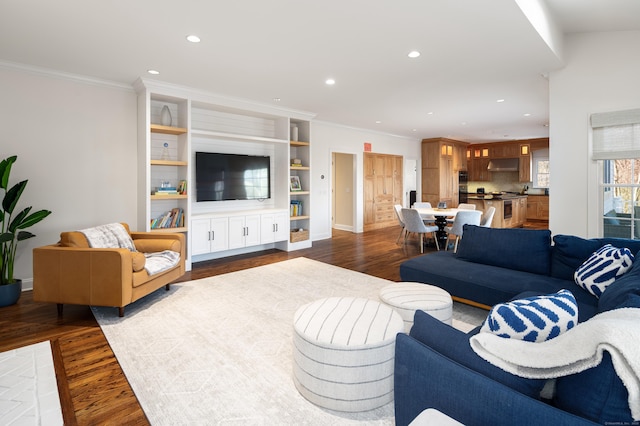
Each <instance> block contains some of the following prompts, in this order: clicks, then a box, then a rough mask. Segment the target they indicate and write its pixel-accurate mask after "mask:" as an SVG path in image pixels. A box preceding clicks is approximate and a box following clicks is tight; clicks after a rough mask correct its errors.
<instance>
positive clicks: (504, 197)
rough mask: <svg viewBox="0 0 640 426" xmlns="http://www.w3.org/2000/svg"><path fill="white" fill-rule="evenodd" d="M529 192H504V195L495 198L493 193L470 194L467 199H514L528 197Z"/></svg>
mask: <svg viewBox="0 0 640 426" xmlns="http://www.w3.org/2000/svg"><path fill="white" fill-rule="evenodd" d="M528 196H529V195H528V194H503V195H502V196H500V197H498V198H494V197H493V195H491V194H486V195H485V196H484V197H483V196H479V195H477V194H469V195H468V196H467V199H469V200H496V201H498V200H513V199H514V198H526V197H528Z"/></svg>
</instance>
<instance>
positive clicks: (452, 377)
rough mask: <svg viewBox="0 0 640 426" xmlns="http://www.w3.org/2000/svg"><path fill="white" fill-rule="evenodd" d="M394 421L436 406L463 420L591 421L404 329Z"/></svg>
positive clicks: (499, 424) (496, 423) (505, 425)
mask: <svg viewBox="0 0 640 426" xmlns="http://www.w3.org/2000/svg"><path fill="white" fill-rule="evenodd" d="M394 381H395V386H394V393H395V420H396V425H398V426H404V425H408V424H409V423H411V421H413V419H415V418H416V417H417V416H418V415H419V414H420V413H421V412H422V411H423V410H425V409H427V408H435V409H437V410H439V411H441V412H442V413H444V414H446V415H448V416H449V417H452V418H454V419H455V420H457V421H459V422H461V423H463V424H465V425H467V426H473V425H488V424H490V425H492V426H510V425H514V424H518V425H530V426H533V425H540V426H543V425H545V426H546V425H550V424H553V425H561V426H569V425H571V426H574V425H595V424H596V423H592V422H590V421H588V420H586V419H583V418H581V417H578V416H575V415H573V414H570V413H567V412H565V411H562V410H559V409H557V408H554V407H552V406H550V405H548V404H546V403H544V402H541V401H538V400H535V399H533V398H529V397H527V396H525V395H523V394H521V393H519V392H517V391H515V390H513V389H511V388H509V387H508V386H505V385H502V384H500V383H498V382H496V381H493V380H491V379H490V378H488V377H485V376H483V375H481V374H479V373H477V372H475V371H473V370H470V369H468V368H466V367H464V366H462V365H460V364H458V363H456V362H454V361H452V360H450V359H448V358H446V357H444V356H443V355H441V354H439V353H438V352H436V351H434V350H432V349H431V348H429V347H428V346H426V345H424V344H422V343H420V342H419V341H417V340H415V339H413V338H412V337H410V336H407V335H405V334H398V336H397V338H396V353H395V372H394Z"/></svg>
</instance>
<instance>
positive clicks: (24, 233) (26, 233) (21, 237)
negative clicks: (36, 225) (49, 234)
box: [17, 231, 36, 241]
mask: <svg viewBox="0 0 640 426" xmlns="http://www.w3.org/2000/svg"><path fill="white" fill-rule="evenodd" d="M35 236H36V235H35V234H32V233H31V232H29V231H20V232H18V238H17V240H18V241H24V240H26V239H28V238H31V237H35Z"/></svg>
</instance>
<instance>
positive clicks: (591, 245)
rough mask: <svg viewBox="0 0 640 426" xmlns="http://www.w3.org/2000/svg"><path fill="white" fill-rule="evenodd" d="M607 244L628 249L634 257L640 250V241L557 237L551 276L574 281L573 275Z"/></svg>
mask: <svg viewBox="0 0 640 426" xmlns="http://www.w3.org/2000/svg"><path fill="white" fill-rule="evenodd" d="M605 244H611V245H612V246H614V247H626V248H628V249H629V250H631V253H633V254H634V255H635V254H636V253H638V251H639V250H640V240H631V239H627V238H594V239H590V240H587V239H584V238H580V237H576V236H573V235H555V236H554V237H553V248H552V250H551V276H553V277H556V278H560V279H563V280H571V281H573V273H574V272H575V271H576V269H578V267H579V266H580V265H582V263H583V262H584V261H585V260H586V259H587V258H588V257H589V256H591V254H592V253H593V252H595V251H596V250H598V249H599V248H600V247H602V246H603V245H605Z"/></svg>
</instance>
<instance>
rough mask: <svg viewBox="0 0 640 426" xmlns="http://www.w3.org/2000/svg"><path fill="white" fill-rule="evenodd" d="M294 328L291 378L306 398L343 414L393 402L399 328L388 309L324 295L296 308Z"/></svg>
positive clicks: (371, 302) (375, 303)
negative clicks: (396, 343) (324, 296)
mask: <svg viewBox="0 0 640 426" xmlns="http://www.w3.org/2000/svg"><path fill="white" fill-rule="evenodd" d="M293 329H294V333H293V380H294V382H295V385H296V388H297V389H298V391H299V392H300V394H301V395H302V396H304V397H305V398H306V399H307V400H309V401H311V402H313V403H314V404H316V405H319V406H320V407H323V408H327V409H330V410H335V411H345V412H362V411H369V410H373V409H375V408H378V407H382V406H383V405H385V404H387V403H389V402H391V401H393V369H394V357H395V340H396V335H397V334H398V333H401V332H402V331H403V329H404V325H403V322H402V318H400V315H398V314H397V313H396V312H395V311H394V310H393V309H391V308H389V307H388V306H386V305H384V304H382V303H380V302H378V301H375V300H368V299H362V298H353V297H329V298H326V299H320V300H317V301H315V302H312V303H309V304H306V305H304V306H301V307H300V308H299V309H298V310H297V311H296V313H295V315H294V322H293Z"/></svg>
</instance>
